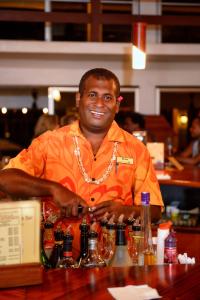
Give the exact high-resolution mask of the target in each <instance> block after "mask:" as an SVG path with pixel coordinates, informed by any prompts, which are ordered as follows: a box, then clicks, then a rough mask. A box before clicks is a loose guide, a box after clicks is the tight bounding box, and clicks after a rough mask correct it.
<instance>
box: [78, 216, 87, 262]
mask: <svg viewBox="0 0 200 300" xmlns="http://www.w3.org/2000/svg"><path fill="white" fill-rule="evenodd" d="M79 229H80V255H79V258H78V263H79V264H81V261H82V259H84V258H86V257H87V254H88V233H89V229H90V225H89V224H88V223H87V219H86V218H83V219H82V222H81V224H80V226H79Z"/></svg>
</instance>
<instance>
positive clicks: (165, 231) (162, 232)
mask: <svg viewBox="0 0 200 300" xmlns="http://www.w3.org/2000/svg"><path fill="white" fill-rule="evenodd" d="M170 227H171V222H170V221H169V222H167V223H163V224H160V225H159V228H158V231H157V265H163V264H164V248H165V239H166V237H167V236H168V235H169V229H170Z"/></svg>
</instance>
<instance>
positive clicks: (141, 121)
mask: <svg viewBox="0 0 200 300" xmlns="http://www.w3.org/2000/svg"><path fill="white" fill-rule="evenodd" d="M125 118H130V119H131V121H132V122H133V123H134V124H138V125H139V127H140V128H141V129H145V127H146V124H145V118H144V116H143V115H142V114H140V113H137V112H133V111H127V112H125V115H124V119H125Z"/></svg>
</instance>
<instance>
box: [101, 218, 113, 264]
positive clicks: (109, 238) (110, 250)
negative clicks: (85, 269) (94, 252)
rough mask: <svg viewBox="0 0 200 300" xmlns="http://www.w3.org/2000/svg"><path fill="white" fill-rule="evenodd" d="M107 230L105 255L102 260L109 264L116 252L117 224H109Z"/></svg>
mask: <svg viewBox="0 0 200 300" xmlns="http://www.w3.org/2000/svg"><path fill="white" fill-rule="evenodd" d="M106 229H107V239H106V243H105V249H104V254H103V255H102V258H103V259H104V260H105V262H106V264H107V265H108V264H109V261H110V260H111V258H112V257H113V254H114V252H115V236H116V225H115V223H110V222H108V223H107V225H106Z"/></svg>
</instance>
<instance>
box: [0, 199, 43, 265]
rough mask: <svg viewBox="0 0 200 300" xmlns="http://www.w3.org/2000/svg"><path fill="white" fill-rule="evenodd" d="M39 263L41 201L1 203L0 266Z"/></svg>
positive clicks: (0, 201) (1, 201)
mask: <svg viewBox="0 0 200 300" xmlns="http://www.w3.org/2000/svg"><path fill="white" fill-rule="evenodd" d="M39 262H40V201H38V200H23V201H3V200H0V265H11V264H22V263H39Z"/></svg>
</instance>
